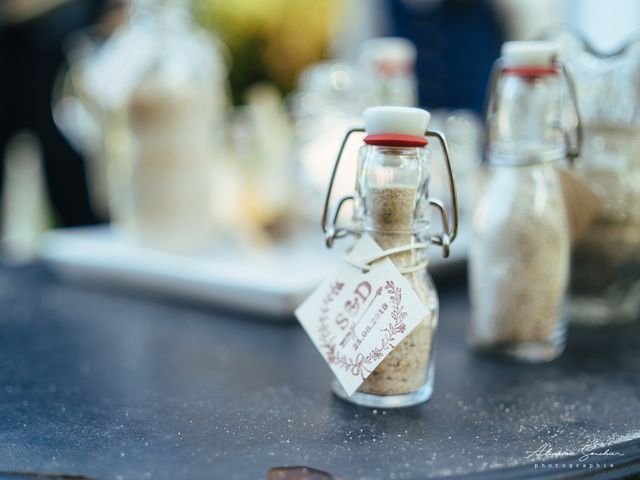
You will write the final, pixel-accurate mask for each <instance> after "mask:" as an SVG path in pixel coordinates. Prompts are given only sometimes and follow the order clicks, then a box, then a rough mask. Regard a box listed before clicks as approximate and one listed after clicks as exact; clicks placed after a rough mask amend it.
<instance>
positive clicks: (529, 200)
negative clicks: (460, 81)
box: [468, 42, 579, 363]
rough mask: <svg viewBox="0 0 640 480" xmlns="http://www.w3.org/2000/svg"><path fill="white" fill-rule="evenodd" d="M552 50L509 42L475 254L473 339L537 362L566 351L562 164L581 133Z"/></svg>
mask: <svg viewBox="0 0 640 480" xmlns="http://www.w3.org/2000/svg"><path fill="white" fill-rule="evenodd" d="M555 54H556V50H555V46H554V45H553V44H551V43H548V42H507V43H505V44H504V45H503V48H502V57H501V58H500V59H499V60H498V62H497V63H496V65H495V66H494V72H493V81H492V82H491V85H490V90H489V93H488V95H489V97H488V102H489V103H488V109H487V119H486V128H487V151H486V154H487V158H488V162H489V166H488V171H487V178H486V182H485V185H484V191H483V194H482V196H481V198H480V200H479V202H478V204H477V207H476V209H475V212H474V217H473V235H472V238H471V244H470V252H469V257H470V258H469V267H470V295H471V306H472V316H471V322H470V329H469V336H468V339H469V343H470V344H471V346H472V347H473V348H474V349H476V350H478V351H480V352H486V353H493V354H498V355H502V356H506V357H510V358H512V359H515V360H520V361H524V362H531V363H536V362H544V361H549V360H552V359H554V358H556V357H557V356H558V355H560V353H562V351H563V349H564V347H565V342H566V330H567V325H566V317H565V315H564V311H563V307H564V300H565V294H566V287H567V282H568V278H569V258H570V246H569V224H568V219H567V212H566V207H565V203H564V198H563V194H562V189H561V185H560V180H559V177H558V172H557V168H556V164H557V162H558V161H563V160H566V159H567V158H572V157H574V156H575V155H577V147H574V146H571V145H572V144H573V142H572V138H576V142H575V144H576V145H577V144H578V143H579V140H578V137H579V135H578V134H577V133H576V132H577V126H578V121H577V118H578V117H577V110H576V109H575V103H573V104H572V102H570V101H569V100H571V99H574V97H573V96H572V94H571V92H572V90H571V89H570V85H571V83H570V79H569V78H568V77H567V76H566V75H567V74H566V71H565V70H564V69H563V68H562V66H561V65H560V64H558V63H556V62H555ZM568 107H571V108H568ZM572 127H576V130H575V131H571V128H572Z"/></svg>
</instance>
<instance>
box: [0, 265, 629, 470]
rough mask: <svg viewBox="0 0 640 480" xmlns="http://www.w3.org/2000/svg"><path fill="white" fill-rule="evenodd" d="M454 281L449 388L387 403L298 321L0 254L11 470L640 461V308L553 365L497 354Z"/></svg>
mask: <svg viewBox="0 0 640 480" xmlns="http://www.w3.org/2000/svg"><path fill="white" fill-rule="evenodd" d="M440 290H441V304H442V305H441V323H440V325H441V327H440V331H439V332H438V343H439V345H438V356H437V361H436V372H437V373H436V383H435V393H434V396H433V398H432V399H431V400H430V402H429V403H428V404H426V405H423V406H420V407H414V408H410V409H406V410H395V411H394V410H372V409H365V408H358V407H355V406H352V405H350V404H347V403H344V402H342V401H340V400H338V399H336V398H335V397H333V396H332V394H331V393H330V388H329V383H330V378H331V374H330V371H329V369H328V367H326V365H325V364H324V363H323V360H322V359H321V357H320V355H319V354H318V353H317V352H316V350H315V349H314V347H313V346H312V344H311V343H310V341H309V340H308V339H307V337H306V336H305V334H304V332H303V331H302V329H301V328H299V327H298V326H297V325H296V324H294V323H292V324H290V325H275V324H268V323H265V322H259V321H256V319H253V320H252V319H247V318H242V317H241V316H237V315H232V314H230V313H228V312H227V313H221V312H214V311H211V310H205V309H199V308H197V307H194V306H187V305H176V304H169V303H168V302H163V301H158V300H155V301H154V300H153V299H149V298H147V299H136V298H135V297H134V296H133V295H122V294H117V293H106V292H104V291H100V290H98V289H91V288H89V287H87V288H85V287H77V286H70V285H66V284H64V283H61V282H59V281H57V280H56V279H55V278H53V277H52V276H51V275H50V274H48V273H47V272H46V270H45V269H44V267H42V266H40V265H33V266H28V267H20V268H9V267H0V322H1V323H0V326H1V327H0V470H2V471H4V472H53V473H66V474H76V475H86V476H89V477H96V478H101V479H137V478H141V479H145V478H158V479H165V478H166V479H182V478H184V479H218V478H220V479H243V480H244V479H264V478H266V472H267V470H268V469H269V468H271V467H274V466H281V465H307V466H312V467H316V468H320V469H324V470H327V471H329V472H331V473H333V474H334V475H336V476H339V477H340V478H343V479H345V480H351V479H424V478H433V477H444V476H465V477H467V476H469V477H470V478H498V477H503V478H530V477H531V476H533V475H540V476H545V477H554V476H557V475H562V476H573V477H581V476H589V475H593V474H594V473H597V474H598V475H600V476H601V477H602V478H612V477H616V476H621V475H623V474H631V473H632V472H636V473H637V472H640V465H639V463H638V462H640V325H639V324H636V325H633V326H628V327H619V328H612V329H609V330H606V331H598V330H579V329H578V330H576V329H573V330H572V331H571V336H570V340H569V346H568V349H567V351H566V353H565V355H564V356H563V357H561V358H560V359H559V360H558V361H556V362H553V363H551V364H547V365H542V366H518V365H511V364H502V363H495V362H493V361H490V360H488V359H485V358H483V357H478V356H475V355H473V354H472V353H470V352H469V351H468V350H467V348H466V347H465V343H464V329H465V321H466V318H467V316H468V312H469V306H468V302H467V296H466V289H465V286H464V282H462V281H458V282H457V283H455V282H454V283H449V284H447V285H445V286H443V285H441V288H440ZM607 446H608V447H609V450H608V451H607V450H606V447H607ZM535 452H538V453H535ZM583 452H584V453H594V452H595V453H600V454H601V455H600V456H596V455H588V456H587V458H585V457H583V458H582V459H580V460H579V459H578V458H579V457H581V456H582V454H583ZM607 452H608V453H607ZM543 464H544V466H542V465H543ZM556 464H557V465H556ZM589 464H592V466H591V467H589ZM603 464H606V466H603ZM2 475H3V474H0V478H5V477H3V476H2ZM4 475H8V474H6V473H5V474H4Z"/></svg>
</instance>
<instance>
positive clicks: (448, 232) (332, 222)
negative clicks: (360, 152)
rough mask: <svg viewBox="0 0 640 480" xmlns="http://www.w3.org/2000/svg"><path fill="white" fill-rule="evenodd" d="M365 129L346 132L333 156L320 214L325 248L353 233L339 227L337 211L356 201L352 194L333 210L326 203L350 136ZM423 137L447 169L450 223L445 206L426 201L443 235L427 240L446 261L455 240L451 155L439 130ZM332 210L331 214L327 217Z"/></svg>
mask: <svg viewBox="0 0 640 480" xmlns="http://www.w3.org/2000/svg"><path fill="white" fill-rule="evenodd" d="M364 131H365V129H364V128H362V127H355V128H351V129H349V130H348V131H347V132H346V134H345V136H344V138H343V140H342V143H341V144H340V149H339V150H338V155H337V156H336V160H335V162H334V164H333V170H332V171H331V178H330V179H329V186H328V188H327V195H326V197H325V200H324V210H323V213H322V231H323V232H324V236H325V242H326V245H327V247H328V248H331V247H332V246H333V242H334V240H335V239H336V238H342V237H345V236H346V235H348V234H349V233H356V231H355V230H353V229H351V228H347V227H338V226H337V221H338V217H339V215H340V209H341V208H342V206H343V205H344V203H345V202H347V201H349V200H353V199H354V198H355V196H354V194H348V195H344V196H342V197H340V199H338V201H337V202H336V204H335V205H334V206H333V208H331V209H330V208H329V203H330V201H331V192H332V191H333V183H334V180H335V178H336V173H337V171H338V166H339V165H340V160H341V159H342V153H343V152H344V149H345V147H346V145H347V142H348V140H349V137H350V136H351V135H352V134H354V133H357V132H364ZM425 136H426V137H428V138H429V137H430V138H435V139H436V140H437V141H438V143H439V144H440V147H441V148H442V152H443V154H444V158H445V163H446V167H447V175H448V177H449V192H450V195H451V207H452V217H453V222H450V221H449V213H448V211H447V208H446V207H445V205H444V203H442V202H441V201H440V200H438V199H435V198H430V199H429V204H430V205H432V206H433V207H435V208H436V209H437V210H438V212H439V213H440V218H441V219H442V227H443V232H442V233H441V234H439V235H432V236H431V237H430V238H429V241H430V242H431V243H432V244H433V245H438V246H440V247H442V256H443V257H445V258H447V257H448V256H449V248H450V246H451V243H452V242H453V241H454V240H455V238H456V236H457V235H458V196H457V193H456V184H455V180H454V177H453V168H452V166H451V154H450V151H449V145H448V144H447V140H446V138H445V136H444V135H443V134H442V133H440V132H438V131H431V130H427V131H426V132H425ZM329 211H331V214H329Z"/></svg>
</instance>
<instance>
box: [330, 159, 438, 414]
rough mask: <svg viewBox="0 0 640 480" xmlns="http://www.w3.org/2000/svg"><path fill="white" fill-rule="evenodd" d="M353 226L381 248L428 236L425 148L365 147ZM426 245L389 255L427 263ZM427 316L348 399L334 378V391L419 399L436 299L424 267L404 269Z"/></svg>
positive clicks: (384, 400) (400, 263) (383, 402)
mask: <svg viewBox="0 0 640 480" xmlns="http://www.w3.org/2000/svg"><path fill="white" fill-rule="evenodd" d="M358 170H359V171H358V184H357V188H356V198H355V209H354V224H355V225H357V226H358V227H359V229H360V230H361V231H362V232H363V233H366V234H368V235H370V236H371V237H372V238H373V239H374V240H375V241H376V243H378V245H379V246H380V247H381V248H382V249H383V250H387V249H391V248H395V247H401V246H406V245H412V244H415V243H423V242H425V241H428V240H427V232H428V230H429V227H430V225H429V221H428V208H429V207H428V188H427V186H428V154H427V152H426V150H425V149H424V148H402V147H378V146H365V147H363V148H362V149H361V152H360V161H359V168H358ZM426 255H427V253H426V249H424V248H421V249H416V250H410V251H406V252H401V253H396V254H392V255H389V258H390V259H391V261H392V262H393V263H394V264H395V265H396V267H398V268H399V269H400V270H401V271H402V270H403V269H407V268H410V267H413V266H415V265H421V264H426V259H427V257H426ZM403 276H404V278H405V279H406V280H407V281H408V282H409V284H410V285H411V287H412V289H413V290H414V292H415V293H416V294H417V296H418V298H419V299H420V300H421V301H422V303H423V304H424V305H425V306H426V307H427V311H428V314H427V316H426V317H425V318H424V319H423V320H422V321H421V322H420V324H418V326H416V327H415V328H414V329H413V330H412V331H411V332H410V333H409V334H408V335H407V336H406V337H405V338H404V339H403V340H402V342H400V343H399V344H398V345H397V346H396V347H395V348H394V349H393V350H392V351H391V353H390V354H389V355H388V356H387V357H386V358H385V359H384V360H383V361H382V362H381V363H380V364H379V365H378V366H377V367H376V369H375V370H374V371H373V372H371V374H370V375H369V376H368V377H367V379H366V380H365V381H364V383H363V384H362V385H361V386H360V388H358V390H357V391H356V392H355V393H354V394H353V395H352V396H351V397H347V396H346V395H345V394H344V391H343V390H342V389H341V387H340V386H339V385H338V384H337V383H335V382H334V391H335V393H336V394H337V395H339V396H340V397H343V398H345V399H347V400H349V401H351V402H353V403H356V404H359V405H364V406H370V407H379V408H392V407H404V406H410V405H415V404H418V403H422V402H424V401H426V400H428V399H429V398H430V397H431V393H432V391H433V378H434V369H433V352H434V342H433V339H434V335H435V332H436V328H437V324H438V298H437V293H436V290H435V287H434V285H433V281H432V279H431V276H430V275H429V273H428V272H427V270H426V268H420V269H418V270H416V271H413V272H409V273H404V274H403Z"/></svg>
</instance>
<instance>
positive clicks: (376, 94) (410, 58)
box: [356, 37, 418, 107]
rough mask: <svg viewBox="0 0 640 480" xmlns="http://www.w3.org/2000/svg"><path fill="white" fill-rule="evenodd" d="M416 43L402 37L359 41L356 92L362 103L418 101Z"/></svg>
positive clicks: (399, 104)
mask: <svg viewBox="0 0 640 480" xmlns="http://www.w3.org/2000/svg"><path fill="white" fill-rule="evenodd" d="M417 54H418V51H417V49H416V46H415V45H414V44H413V43H412V42H411V41H410V40H407V39H406V38H400V37H379V38H372V39H370V40H367V41H366V42H364V44H363V45H362V50H361V53H360V58H359V60H358V72H359V83H360V85H359V86H358V89H357V90H356V92H358V93H359V95H360V96H362V97H363V98H362V100H361V101H362V104H363V106H377V105H396V106H405V107H414V106H416V105H417V104H418V94H417V80H416V74H415V65H416V57H417Z"/></svg>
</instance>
